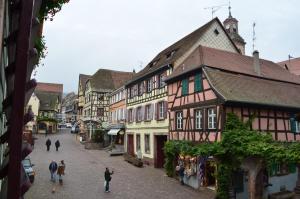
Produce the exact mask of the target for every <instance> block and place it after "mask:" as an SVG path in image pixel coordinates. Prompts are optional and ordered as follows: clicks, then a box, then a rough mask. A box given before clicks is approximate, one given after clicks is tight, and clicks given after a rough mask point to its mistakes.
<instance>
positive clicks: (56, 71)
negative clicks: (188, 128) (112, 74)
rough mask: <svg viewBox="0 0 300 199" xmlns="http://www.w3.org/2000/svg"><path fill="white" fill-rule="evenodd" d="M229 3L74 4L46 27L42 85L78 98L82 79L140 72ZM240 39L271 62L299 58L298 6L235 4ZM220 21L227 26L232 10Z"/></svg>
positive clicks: (266, 0)
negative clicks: (109, 72)
mask: <svg viewBox="0 0 300 199" xmlns="http://www.w3.org/2000/svg"><path fill="white" fill-rule="evenodd" d="M226 3H228V1H227V0H70V3H68V4H66V5H65V6H64V7H63V9H62V10H61V12H60V13H58V14H57V15H56V16H55V18H54V20H53V21H49V22H46V23H45V25H44V36H45V39H46V45H47V47H48V55H47V57H46V58H45V59H44V60H43V63H44V66H40V67H39V68H38V69H37V71H36V72H37V73H36V74H37V75H36V79H37V80H38V81H40V82H51V83H62V84H64V92H70V91H75V92H77V85H78V75H79V73H83V74H89V75H92V74H93V73H95V72H96V71H97V70H98V69H99V68H108V69H114V70H123V71H132V70H133V68H135V69H136V71H139V70H140V69H141V68H142V67H144V66H145V65H146V64H147V63H148V62H149V61H151V59H152V58H154V56H155V55H156V54H157V53H159V52H160V51H161V50H163V49H164V48H166V47H168V46H169V45H171V44H172V43H174V42H176V41H177V40H179V39H181V38H182V37H184V36H185V35H187V34H189V33H190V32H192V31H194V30H195V29H197V28H199V27H200V26H202V25H203V24H205V23H207V22H208V21H209V20H211V18H212V17H211V10H209V9H204V8H205V7H210V6H217V5H223V4H226ZM231 6H232V15H233V17H235V18H236V19H238V20H239V33H240V35H241V36H242V37H243V38H244V39H245V41H246V42H247V44H246V54H247V55H250V54H251V52H252V23H253V22H254V21H255V22H256V37H257V40H256V49H258V50H259V52H260V57H261V58H264V59H269V60H272V61H275V62H277V61H282V60H286V59H288V54H290V55H292V56H293V57H300V39H299V36H300V33H299V32H300V23H299V19H300V12H299V8H300V1H299V0H288V1H286V0H285V1H284V0H278V1H274V0H251V1H239V0H231ZM215 16H217V17H219V19H220V20H221V21H224V19H225V18H227V17H228V8H227V6H225V7H223V8H221V9H219V10H218V11H217V12H216V13H215Z"/></svg>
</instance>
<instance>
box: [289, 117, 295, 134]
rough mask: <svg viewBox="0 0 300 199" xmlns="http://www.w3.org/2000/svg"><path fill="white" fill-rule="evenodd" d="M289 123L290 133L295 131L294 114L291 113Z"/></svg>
mask: <svg viewBox="0 0 300 199" xmlns="http://www.w3.org/2000/svg"><path fill="white" fill-rule="evenodd" d="M290 124H291V131H292V133H296V119H295V115H294V114H293V115H291V118H290Z"/></svg>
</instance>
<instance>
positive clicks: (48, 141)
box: [46, 138, 51, 151]
mask: <svg viewBox="0 0 300 199" xmlns="http://www.w3.org/2000/svg"><path fill="white" fill-rule="evenodd" d="M50 145H51V140H50V139H49V138H48V139H47V141H46V146H47V151H49V150H50Z"/></svg>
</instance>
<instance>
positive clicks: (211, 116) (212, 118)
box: [207, 108, 217, 129]
mask: <svg viewBox="0 0 300 199" xmlns="http://www.w3.org/2000/svg"><path fill="white" fill-rule="evenodd" d="M216 120H217V114H216V113H215V108H209V109H207V122H208V125H207V126H208V129H216V128H217V127H216V126H215V124H216Z"/></svg>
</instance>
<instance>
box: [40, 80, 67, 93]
mask: <svg viewBox="0 0 300 199" xmlns="http://www.w3.org/2000/svg"><path fill="white" fill-rule="evenodd" d="M35 90H36V91H46V92H55V93H63V84H54V83H43V82H38V83H37V86H36V88H35Z"/></svg>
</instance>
